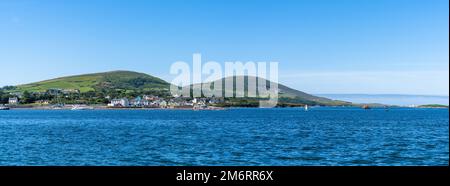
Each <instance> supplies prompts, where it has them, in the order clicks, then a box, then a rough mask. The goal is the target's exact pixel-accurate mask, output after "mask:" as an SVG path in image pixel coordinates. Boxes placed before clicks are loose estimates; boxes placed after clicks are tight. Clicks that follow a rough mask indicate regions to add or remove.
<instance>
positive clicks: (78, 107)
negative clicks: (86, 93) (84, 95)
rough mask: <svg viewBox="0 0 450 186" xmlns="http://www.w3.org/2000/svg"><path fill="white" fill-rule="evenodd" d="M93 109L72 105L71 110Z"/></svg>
mask: <svg viewBox="0 0 450 186" xmlns="http://www.w3.org/2000/svg"><path fill="white" fill-rule="evenodd" d="M92 109H94V108H92V107H87V106H80V105H74V106H73V107H72V109H71V110H92Z"/></svg>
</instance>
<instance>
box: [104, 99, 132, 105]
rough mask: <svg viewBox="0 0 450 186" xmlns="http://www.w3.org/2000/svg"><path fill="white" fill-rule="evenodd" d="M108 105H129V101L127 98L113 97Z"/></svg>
mask: <svg viewBox="0 0 450 186" xmlns="http://www.w3.org/2000/svg"><path fill="white" fill-rule="evenodd" d="M108 106H110V107H128V106H130V102H129V101H128V99H127V98H122V99H113V100H111V103H110V104H108Z"/></svg>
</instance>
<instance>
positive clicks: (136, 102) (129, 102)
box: [108, 95, 223, 108]
mask: <svg viewBox="0 0 450 186" xmlns="http://www.w3.org/2000/svg"><path fill="white" fill-rule="evenodd" d="M221 102H223V98H193V99H192V98H183V97H174V98H170V99H164V98H160V97H158V96H152V95H145V96H143V97H140V96H138V97H136V98H134V99H127V98H120V99H112V100H111V102H110V103H109V104H108V107H149V108H183V107H185V108H206V107H208V105H212V104H217V103H221Z"/></svg>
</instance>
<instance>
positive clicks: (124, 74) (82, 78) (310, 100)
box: [13, 71, 351, 106]
mask: <svg viewBox="0 0 450 186" xmlns="http://www.w3.org/2000/svg"><path fill="white" fill-rule="evenodd" d="M230 78H233V77H228V78H223V79H221V80H219V81H222V82H223V83H222V85H223V86H225V80H226V79H230ZM234 78H236V77H234ZM237 78H243V79H244V80H245V81H244V82H245V83H244V87H245V93H244V94H245V95H246V94H247V92H248V91H247V89H248V86H249V82H248V77H247V76H238V77H237ZM264 80H265V79H262V78H259V79H258V81H264ZM265 81H266V82H267V83H266V85H267V86H269V85H270V82H269V81H268V80H265ZM250 85H251V84H250ZM191 86H193V85H191ZM48 89H65V90H79V91H80V92H81V93H85V92H89V91H94V92H111V90H122V91H125V92H130V91H131V92H157V93H161V94H164V95H169V92H170V91H169V90H170V83H168V82H166V81H164V80H162V79H160V78H157V77H154V76H150V75H147V74H144V73H138V72H132V71H111V72H103V73H93V74H84V75H76V76H67V77H61V78H56V79H50V80H45V81H40V82H36V83H30V84H24V85H18V86H16V87H15V88H14V90H13V91H14V92H24V91H28V92H45V91H47V90H48ZM223 89H224V87H223ZM278 89H279V99H278V102H279V103H280V105H281V106H302V105H305V104H308V105H328V106H332V105H351V103H350V102H345V101H337V100H332V99H328V98H325V97H319V96H314V95H311V94H307V93H305V92H302V91H299V90H295V89H292V88H289V87H287V86H285V85H282V84H278ZM227 91H231V90H227ZM233 91H235V90H233ZM107 94H108V93H107ZM122 95H124V94H122ZM125 95H126V94H125ZM230 100H231V102H232V103H233V104H236V105H234V106H241V105H242V103H245V104H247V105H249V106H254V104H256V103H257V101H258V98H251V97H246V98H236V99H233V98H232V99H230Z"/></svg>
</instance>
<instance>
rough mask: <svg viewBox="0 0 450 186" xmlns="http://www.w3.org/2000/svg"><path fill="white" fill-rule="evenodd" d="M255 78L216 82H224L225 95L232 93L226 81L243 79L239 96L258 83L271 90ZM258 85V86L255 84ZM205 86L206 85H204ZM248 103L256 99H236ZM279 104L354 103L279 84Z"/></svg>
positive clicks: (267, 83) (246, 77)
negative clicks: (251, 80) (252, 80)
mask: <svg viewBox="0 0 450 186" xmlns="http://www.w3.org/2000/svg"><path fill="white" fill-rule="evenodd" d="M253 78H255V80H256V81H254V82H249V76H234V77H226V78H222V79H220V80H216V81H214V82H220V81H221V82H222V90H224V91H223V94H225V92H228V93H229V92H230V91H231V90H225V82H226V81H235V80H236V79H243V80H244V92H243V93H242V92H238V91H236V87H234V88H233V90H232V91H233V93H234V94H237V93H240V94H243V95H245V96H247V95H248V87H249V85H251V87H257V85H258V83H259V82H260V81H266V87H267V88H269V87H270V86H269V85H270V84H271V83H270V81H268V80H266V79H263V78H256V77H253ZM214 82H210V83H212V84H211V88H212V86H213V84H214ZM255 83H256V84H255ZM202 86H204V85H202ZM191 87H200V84H194V85H191ZM258 95H259V93H258V92H257V97H258ZM243 100H244V101H246V102H253V103H254V104H256V103H255V99H254V98H239V99H236V101H237V102H242V101H243ZM278 102H279V103H280V104H283V105H286V106H289V105H291V106H298V105H304V104H308V105H327V106H335V105H336V106H337V105H351V104H352V103H350V102H345V101H339V100H332V99H328V98H325V97H319V96H314V95H311V94H308V93H305V92H302V91H299V90H295V89H292V88H289V87H287V86H285V85H282V84H278Z"/></svg>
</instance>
